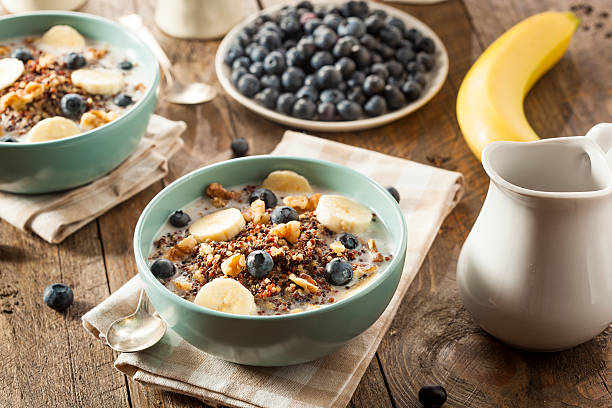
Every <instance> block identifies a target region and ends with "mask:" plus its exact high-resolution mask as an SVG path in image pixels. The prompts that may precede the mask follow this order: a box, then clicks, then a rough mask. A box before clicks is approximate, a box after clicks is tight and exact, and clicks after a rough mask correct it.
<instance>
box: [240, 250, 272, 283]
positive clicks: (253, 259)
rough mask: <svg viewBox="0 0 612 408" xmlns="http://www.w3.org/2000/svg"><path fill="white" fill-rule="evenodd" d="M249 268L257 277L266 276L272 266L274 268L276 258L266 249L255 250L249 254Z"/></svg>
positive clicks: (252, 274) (247, 262) (247, 261)
mask: <svg viewBox="0 0 612 408" xmlns="http://www.w3.org/2000/svg"><path fill="white" fill-rule="evenodd" d="M246 264H247V269H248V271H249V273H250V274H251V276H253V277H254V278H257V279H261V278H263V277H265V276H266V275H267V274H268V273H270V271H271V270H272V268H274V260H273V259H272V256H270V254H269V253H267V252H266V251H261V250H257V251H253V252H251V253H250V254H249V255H248V256H247V260H246Z"/></svg>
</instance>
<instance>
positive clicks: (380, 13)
mask: <svg viewBox="0 0 612 408" xmlns="http://www.w3.org/2000/svg"><path fill="white" fill-rule="evenodd" d="M370 16H376V17H378V18H381V19H382V20H383V21H385V19H386V18H387V12H386V11H385V10H383V9H376V10H372V12H371V13H370Z"/></svg>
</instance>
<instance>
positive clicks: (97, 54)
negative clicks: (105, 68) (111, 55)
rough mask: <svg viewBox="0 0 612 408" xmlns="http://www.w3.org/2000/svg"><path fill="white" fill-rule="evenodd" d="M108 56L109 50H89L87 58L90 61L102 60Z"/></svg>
mask: <svg viewBox="0 0 612 408" xmlns="http://www.w3.org/2000/svg"><path fill="white" fill-rule="evenodd" d="M106 54H108V48H88V49H87V56H88V57H89V58H90V59H97V60H99V59H102V58H104V56H105V55H106Z"/></svg>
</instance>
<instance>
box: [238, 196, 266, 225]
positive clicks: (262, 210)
mask: <svg viewBox="0 0 612 408" xmlns="http://www.w3.org/2000/svg"><path fill="white" fill-rule="evenodd" d="M242 217H243V218H244V220H245V221H247V222H248V221H253V222H254V223H255V224H265V223H266V222H268V221H270V215H269V214H268V213H267V212H266V203H265V202H264V201H263V200H255V201H253V202H252V203H251V206H250V207H249V208H248V209H247V210H246V211H245V212H243V213H242Z"/></svg>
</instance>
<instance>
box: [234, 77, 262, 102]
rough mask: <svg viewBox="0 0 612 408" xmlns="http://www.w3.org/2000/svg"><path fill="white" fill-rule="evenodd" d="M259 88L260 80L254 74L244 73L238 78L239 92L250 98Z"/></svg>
mask: <svg viewBox="0 0 612 408" xmlns="http://www.w3.org/2000/svg"><path fill="white" fill-rule="evenodd" d="M259 88H260V85H259V80H258V79H257V77H256V76H255V75H253V74H244V75H243V76H241V77H240V79H239V80H238V92H240V93H241V94H243V95H244V96H248V97H249V98H252V97H253V96H254V95H255V94H256V93H257V92H258V91H259Z"/></svg>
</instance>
